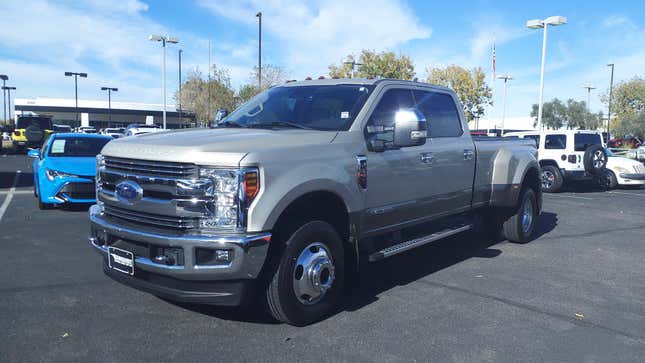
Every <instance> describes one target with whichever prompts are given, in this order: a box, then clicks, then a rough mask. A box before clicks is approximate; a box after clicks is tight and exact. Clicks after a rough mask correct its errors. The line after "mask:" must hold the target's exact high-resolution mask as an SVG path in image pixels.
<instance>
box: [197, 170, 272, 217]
mask: <svg viewBox="0 0 645 363" xmlns="http://www.w3.org/2000/svg"><path fill="white" fill-rule="evenodd" d="M199 177H200V178H203V179H209V180H210V181H211V183H210V185H209V186H208V189H207V190H206V195H207V197H209V198H210V199H209V201H208V204H207V208H208V216H207V217H205V218H202V220H201V222H200V227H201V228H203V229H221V228H227V229H232V228H239V229H243V228H245V227H246V214H247V211H248V207H249V206H250V205H251V202H253V199H254V198H255V197H256V195H257V194H258V192H259V185H260V184H259V173H258V170H257V169H255V168H243V169H222V168H212V167H200V169H199Z"/></svg>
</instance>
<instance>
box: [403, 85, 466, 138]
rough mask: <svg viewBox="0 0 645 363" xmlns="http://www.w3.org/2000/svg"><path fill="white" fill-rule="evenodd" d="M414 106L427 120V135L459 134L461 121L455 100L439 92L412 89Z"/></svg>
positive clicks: (446, 135) (444, 135) (454, 135)
mask: <svg viewBox="0 0 645 363" xmlns="http://www.w3.org/2000/svg"><path fill="white" fill-rule="evenodd" d="M413 93H414V99H415V101H416V106H417V108H418V109H419V111H421V113H423V115H424V116H425V117H426V121H427V122H428V137H457V136H461V134H462V129H461V122H460V120H459V112H458V111H457V107H456V106H455V101H454V100H453V99H452V97H451V96H450V95H449V94H446V93H441V92H429V91H414V92H413Z"/></svg>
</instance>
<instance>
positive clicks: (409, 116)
mask: <svg viewBox="0 0 645 363" xmlns="http://www.w3.org/2000/svg"><path fill="white" fill-rule="evenodd" d="M427 137H428V123H427V121H426V118H425V116H424V115H423V114H422V113H421V111H419V110H418V109H416V108H410V109H403V110H399V111H397V112H396V113H395V114H394V140H393V142H394V146H395V147H397V148H399V147H408V146H420V145H423V144H425V143H426V138H427Z"/></svg>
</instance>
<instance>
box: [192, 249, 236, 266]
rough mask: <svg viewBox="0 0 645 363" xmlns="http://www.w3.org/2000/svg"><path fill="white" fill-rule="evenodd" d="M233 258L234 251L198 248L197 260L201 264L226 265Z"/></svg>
mask: <svg viewBox="0 0 645 363" xmlns="http://www.w3.org/2000/svg"><path fill="white" fill-rule="evenodd" d="M232 260H233V251H231V250H216V249H210V248H196V249H195V261H196V264H197V265H199V266H214V265H215V266H216V265H226V264H229V263H230V262H231V261H232Z"/></svg>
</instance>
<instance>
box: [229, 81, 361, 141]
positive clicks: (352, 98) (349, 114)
mask: <svg viewBox="0 0 645 363" xmlns="http://www.w3.org/2000/svg"><path fill="white" fill-rule="evenodd" d="M372 88H373V86H363V85H355V84H349V85H329V86H293V87H275V88H271V89H269V90H267V91H265V92H262V93H261V94H259V95H257V96H256V97H254V98H253V99H251V100H250V101H248V102H247V103H245V104H244V105H242V106H241V107H240V108H238V109H237V110H235V111H234V112H233V113H231V114H230V115H229V116H228V117H226V118H225V119H224V120H222V122H220V123H219V124H218V125H220V126H224V125H229V126H238V127H258V126H273V127H298V128H305V129H315V130H327V131H340V130H347V129H349V127H350V126H351V125H352V122H354V119H355V118H356V115H357V114H358V113H359V112H360V110H361V108H362V107H363V105H364V104H365V101H366V100H367V97H368V96H369V93H370V91H371V90H372Z"/></svg>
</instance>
